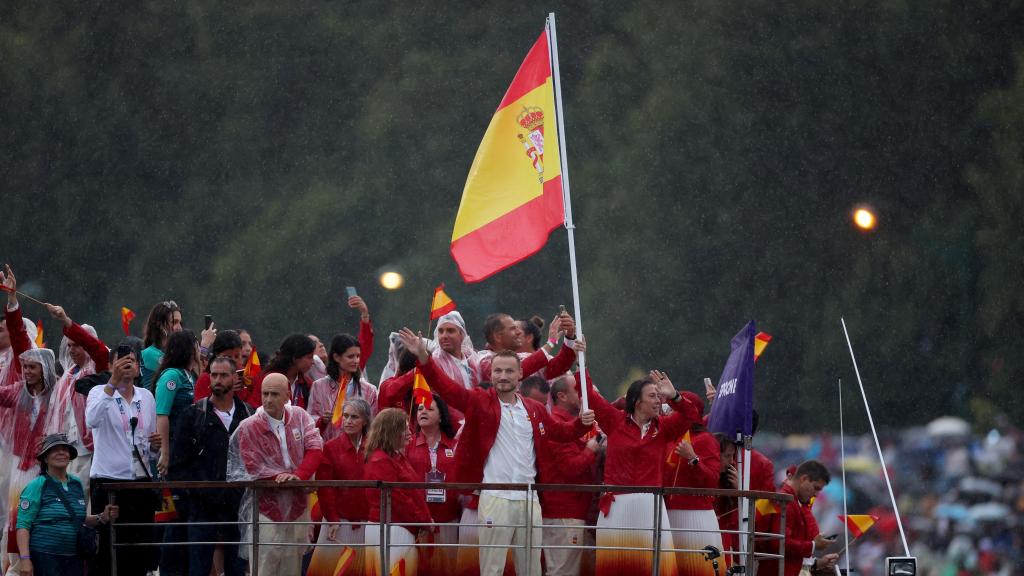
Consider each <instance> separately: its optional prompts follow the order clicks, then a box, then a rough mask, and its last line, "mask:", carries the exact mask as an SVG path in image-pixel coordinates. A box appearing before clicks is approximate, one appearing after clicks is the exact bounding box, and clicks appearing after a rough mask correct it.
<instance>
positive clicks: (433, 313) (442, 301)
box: [430, 282, 455, 320]
mask: <svg viewBox="0 0 1024 576" xmlns="http://www.w3.org/2000/svg"><path fill="white" fill-rule="evenodd" d="M453 310H455V301H454V300H452V299H451V297H450V296H448V293H446V292H445V291H444V283H443V282H442V283H441V285H440V286H438V287H437V288H434V299H433V300H431V301H430V319H431V320H437V319H438V318H440V317H441V316H444V315H445V314H447V313H449V312H451V311H453Z"/></svg>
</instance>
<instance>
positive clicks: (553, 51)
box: [547, 12, 590, 410]
mask: <svg viewBox="0 0 1024 576" xmlns="http://www.w3.org/2000/svg"><path fill="white" fill-rule="evenodd" d="M547 28H548V50H549V53H550V55H551V79H552V80H553V81H554V83H555V118H556V119H557V121H558V155H559V160H560V161H561V169H562V203H563V204H564V205H565V229H566V231H567V232H568V233H569V270H570V273H571V275H572V302H573V314H574V316H575V318H576V337H577V338H581V337H583V317H582V315H581V314H580V281H579V276H578V274H577V272H576V239H575V237H574V236H573V231H574V230H575V229H576V225H575V224H573V222H572V200H571V198H570V195H569V161H568V158H567V156H566V153H565V114H564V113H563V108H562V81H561V77H560V75H559V72H558V35H557V34H556V32H555V13H554V12H551V13H549V14H548V21H547ZM579 364H580V378H582V379H583V381H582V382H580V391H581V392H582V394H581V395H580V400H581V402H582V404H583V409H584V410H589V409H590V403H589V402H588V398H587V382H586V378H587V359H586V354H582V353H581V354H579Z"/></svg>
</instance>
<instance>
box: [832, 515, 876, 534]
mask: <svg viewBox="0 0 1024 576" xmlns="http://www.w3.org/2000/svg"><path fill="white" fill-rule="evenodd" d="M839 521H840V522H846V526H847V527H848V528H849V529H850V534H851V535H853V537H854V538H859V537H860V535H861V534H863V533H865V532H867V531H868V529H869V528H871V527H872V526H874V524H875V522H877V521H878V516H872V515H870V514H850V515H849V516H846V517H843V515H842V514H840V515H839Z"/></svg>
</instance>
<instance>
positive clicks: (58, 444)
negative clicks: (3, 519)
mask: <svg viewBox="0 0 1024 576" xmlns="http://www.w3.org/2000/svg"><path fill="white" fill-rule="evenodd" d="M76 457H78V450H77V449H76V448H75V445H74V444H73V443H72V442H70V441H69V440H68V437H67V435H66V434H50V435H49V436H46V437H45V438H43V440H42V443H41V445H40V447H39V455H38V456H37V458H38V460H39V463H40V468H41V470H40V475H39V476H38V477H36V478H35V479H34V480H32V481H31V482H29V484H28V486H26V487H25V489H24V490H22V492H21V496H20V498H19V501H18V524H17V540H18V558H19V560H20V562H19V570H20V572H21V574H61V575H62V576H79V575H81V574H83V572H84V566H85V562H84V560H83V559H82V558H80V557H79V556H78V551H77V547H76V546H77V542H78V527H79V525H81V524H83V523H84V524H85V525H86V526H92V527H94V526H96V525H98V524H106V523H107V522H110V521H111V520H112V519H114V518H117V512H118V510H117V506H113V505H108V506H106V507H105V508H104V509H103V512H101V513H100V514H86V506H85V489H84V488H83V486H82V480H81V479H80V478H79V477H78V476H75V475H74V474H69V473H68V464H69V463H70V462H71V461H72V460H74V459H75V458H76Z"/></svg>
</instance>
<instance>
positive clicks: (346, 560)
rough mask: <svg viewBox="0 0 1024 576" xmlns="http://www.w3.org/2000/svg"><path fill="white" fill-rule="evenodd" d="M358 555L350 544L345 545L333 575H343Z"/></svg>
mask: <svg viewBox="0 0 1024 576" xmlns="http://www.w3.org/2000/svg"><path fill="white" fill-rule="evenodd" d="M355 557H356V551H355V550H353V549H352V548H351V547H349V546H345V549H344V550H342V552H341V556H339V557H338V563H337V564H335V566H334V572H333V576H342V575H343V574H345V571H346V570H347V569H348V565H349V564H351V563H352V559H353V558H355Z"/></svg>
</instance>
